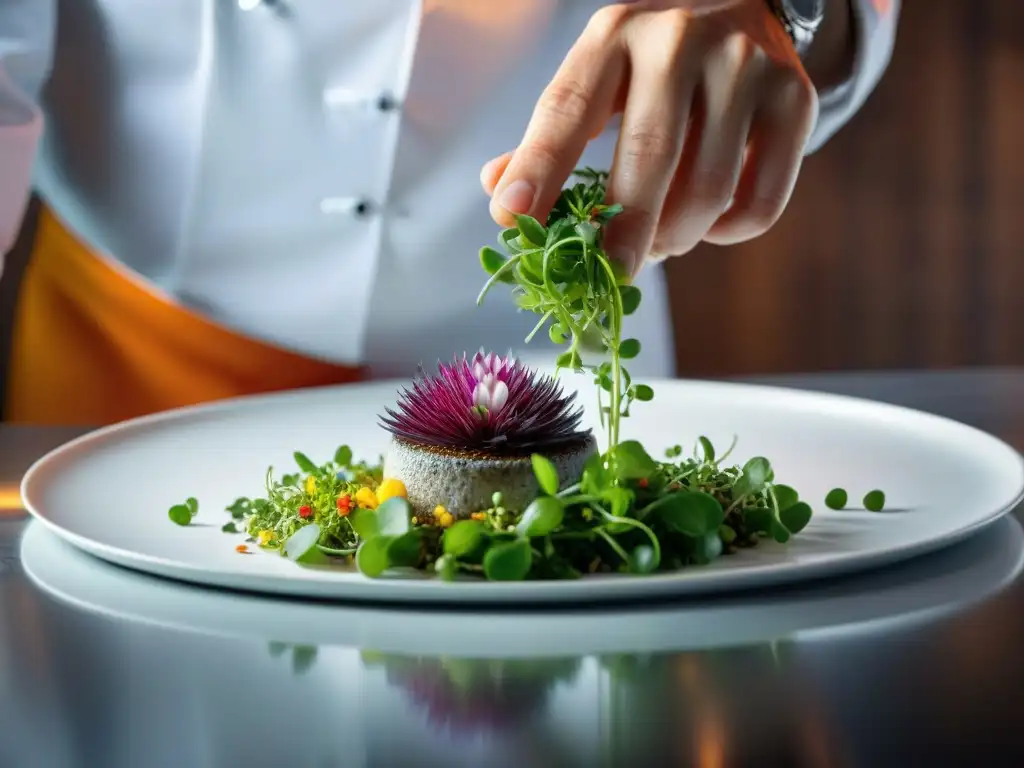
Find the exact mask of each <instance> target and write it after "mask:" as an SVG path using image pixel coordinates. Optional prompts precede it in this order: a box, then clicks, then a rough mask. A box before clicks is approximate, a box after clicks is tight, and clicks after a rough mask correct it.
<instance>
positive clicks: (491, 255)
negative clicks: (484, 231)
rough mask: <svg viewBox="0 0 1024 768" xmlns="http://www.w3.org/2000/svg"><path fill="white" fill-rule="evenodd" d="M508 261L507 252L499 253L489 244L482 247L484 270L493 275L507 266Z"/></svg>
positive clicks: (481, 264)
mask: <svg viewBox="0 0 1024 768" xmlns="http://www.w3.org/2000/svg"><path fill="white" fill-rule="evenodd" d="M507 261H508V258H506V256H505V254H503V253H499V252H498V251H496V250H495V249H494V248H491V246H489V245H485V246H484V247H483V248H481V249H480V266H482V267H483V268H484V271H485V272H486V273H487V274H489V275H493V274H494V273H495V272H497V271H498V270H499V269H501V268H502V267H503V266H505V263H506V262H507Z"/></svg>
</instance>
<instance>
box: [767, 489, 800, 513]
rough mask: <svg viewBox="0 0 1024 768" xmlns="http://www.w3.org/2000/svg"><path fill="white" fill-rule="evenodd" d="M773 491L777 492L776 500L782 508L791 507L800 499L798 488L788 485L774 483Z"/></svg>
mask: <svg viewBox="0 0 1024 768" xmlns="http://www.w3.org/2000/svg"><path fill="white" fill-rule="evenodd" d="M772 492H773V493H774V494H775V501H776V502H778V505H779V509H780V510H783V509H789V508H790V507H792V506H793V505H794V504H796V503H797V502H798V501H800V496H799V495H798V494H797V492H796V490H794V489H793V488H790V487H789V486H788V485H772Z"/></svg>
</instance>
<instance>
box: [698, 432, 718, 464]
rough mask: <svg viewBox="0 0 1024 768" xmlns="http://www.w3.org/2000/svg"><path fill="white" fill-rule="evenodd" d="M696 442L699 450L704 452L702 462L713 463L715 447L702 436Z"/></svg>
mask: <svg viewBox="0 0 1024 768" xmlns="http://www.w3.org/2000/svg"><path fill="white" fill-rule="evenodd" d="M698 440H699V442H700V449H701V450H702V451H703V452H704V461H714V460H715V446H714V445H712V444H711V441H710V440H708V439H707V438H706V437H704V435H701V436H700V437H699V438H698Z"/></svg>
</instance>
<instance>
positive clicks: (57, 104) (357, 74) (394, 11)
mask: <svg viewBox="0 0 1024 768" xmlns="http://www.w3.org/2000/svg"><path fill="white" fill-rule="evenodd" d="M606 3H607V0H515V2H511V1H510V0H500V1H499V0H275V1H274V2H270V0H262V1H261V0H173V2H168V1H167V0H0V253H3V252H4V251H6V250H7V249H8V248H9V247H10V244H11V242H12V241H13V239H14V236H15V233H16V231H17V227H18V223H19V219H20V217H21V215H22V213H23V210H24V205H25V201H26V199H27V195H28V190H29V188H30V186H31V185H33V184H34V186H35V188H36V189H37V190H38V192H39V193H40V195H41V196H42V198H43V199H44V200H45V201H46V202H47V203H48V204H49V206H50V207H51V208H52V209H53V211H54V212H55V213H56V215H57V216H58V217H60V218H61V219H62V220H63V221H64V222H65V224H66V225H67V226H68V227H69V228H70V229H71V230H72V231H74V232H75V233H76V234H77V235H78V236H79V237H81V238H82V239H83V240H84V241H85V242H86V243H87V244H89V245H90V246H91V247H92V248H93V249H94V250H95V251H97V252H98V253H99V254H101V255H102V257H103V258H106V259H109V260H111V262H112V263H114V264H115V265H116V266H118V267H121V268H126V269H127V270H129V272H130V273H131V274H133V276H134V277H136V278H138V279H141V280H142V281H143V282H144V283H145V284H147V285H148V286H150V287H151V288H152V290H153V291H154V292H155V293H156V294H158V295H160V296H163V297H164V298H166V299H167V300H168V301H172V302H175V303H178V304H180V305H183V306H185V307H187V308H189V309H191V310H193V311H196V312H199V313H201V314H202V315H204V316H206V317H207V318H209V319H211V320H213V321H214V322H216V323H219V324H221V325H223V326H225V327H227V328H230V329H232V330H234V331H237V332H240V333H242V334H245V335H247V336H249V337H251V338H255V339H258V340H261V341H264V342H267V343H271V344H275V345H278V346H283V347H285V348H288V349H291V350H293V351H295V352H299V353H303V354H306V355H309V356H312V357H316V358H320V359H325V360H328V361H332V362H336V363H340V364H356V363H361V364H365V365H367V366H369V367H370V370H371V371H372V372H373V373H374V374H375V375H378V376H380V375H387V376H390V375H400V376H406V375H408V374H410V373H411V372H412V371H413V370H414V369H415V366H416V365H417V364H418V363H420V362H424V363H427V364H432V363H433V362H434V361H436V360H437V359H439V358H440V359H448V358H450V356H451V355H452V354H453V353H455V352H458V351H462V350H470V351H473V350H476V349H477V348H479V347H481V346H485V347H488V348H491V349H496V350H499V351H503V350H506V349H513V350H516V351H520V350H521V348H522V340H523V338H524V336H525V335H526V333H527V332H528V331H529V329H530V328H531V327H532V325H533V322H534V318H533V317H532V315H530V316H524V315H523V314H520V313H519V312H517V311H516V309H515V307H514V305H513V302H512V301H511V300H510V299H509V298H508V297H507V296H504V295H501V293H502V292H503V291H504V290H507V288H499V290H498V291H496V292H495V294H494V295H492V296H490V297H489V299H488V301H487V302H486V303H485V305H484V307H483V308H482V309H478V308H477V307H476V306H475V298H476V295H477V292H478V291H479V289H480V287H481V285H482V283H483V282H484V277H485V275H484V274H483V272H482V270H481V269H480V268H479V266H478V263H477V252H478V250H479V248H480V246H481V245H484V244H492V243H494V242H495V238H496V235H497V232H498V228H497V227H496V226H495V224H494V223H493V221H491V219H490V218H489V216H488V209H487V199H486V196H485V195H484V194H483V192H482V191H481V189H480V185H479V168H480V166H481V164H482V163H483V162H485V161H486V160H488V159H490V158H491V157H494V156H496V155H498V154H500V153H502V152H504V151H507V150H510V149H513V148H514V147H515V146H516V144H517V143H518V141H519V140H520V139H521V136H522V132H523V130H524V128H525V126H526V123H527V121H528V119H529V116H530V114H531V112H532V109H533V106H534V104H535V103H536V99H537V97H538V95H539V94H540V92H541V90H542V89H543V88H544V86H545V85H546V84H547V83H548V82H549V80H550V78H551V77H552V75H553V74H554V73H555V70H556V68H557V67H558V65H559V63H560V62H561V60H562V58H563V57H564V55H565V53H566V51H567V50H568V49H569V47H570V46H571V45H572V43H573V42H574V41H575V39H576V38H577V37H578V36H579V34H580V33H581V32H582V31H583V28H584V26H585V24H586V22H587V20H588V19H589V17H590V16H591V15H592V14H593V13H594V11H596V10H597V9H598V8H599V7H600V6H602V5H604V4H606ZM854 8H855V10H856V14H855V16H856V33H857V45H858V53H857V59H856V66H855V71H854V74H853V77H852V79H851V80H850V81H849V82H848V83H845V84H844V85H842V86H841V87H839V88H837V89H835V90H834V91H832V92H830V93H825V94H821V113H820V118H819V122H818V125H817V128H816V130H815V132H814V136H813V138H812V139H811V141H810V143H809V145H808V148H807V151H808V152H809V153H810V152H813V151H814V150H815V149H817V148H818V147H819V146H821V144H822V143H823V142H824V141H825V140H826V139H828V138H829V137H830V136H831V135H832V134H833V133H834V132H835V131H836V130H837V129H838V128H839V127H840V126H841V125H842V124H843V123H844V122H845V121H846V120H847V119H848V118H849V117H850V116H851V115H852V114H853V113H854V112H855V111H856V110H857V108H858V107H859V106H860V105H861V104H862V103H863V101H864V100H865V98H866V97H867V96H868V94H869V92H870V91H871V90H872V88H873V87H874V86H875V84H876V83H877V81H878V79H879V77H880V76H881V73H882V71H883V70H884V68H885V66H886V64H887V63H888V60H889V57H890V53H891V50H892V46H893V38H894V32H895V24H896V16H897V13H898V0H855V2H854ZM44 117H45V125H46V130H45V131H42V125H43V124H44ZM614 141H615V129H614V127H611V128H609V129H608V130H606V131H605V133H604V134H603V135H601V136H600V137H598V138H597V139H596V140H595V141H594V142H592V143H591V146H590V147H589V148H588V150H587V153H586V154H585V156H584V159H583V162H584V163H586V164H589V165H594V166H597V167H608V165H609V162H610V159H611V155H612V150H613V147H614ZM637 285H638V286H639V287H640V288H641V289H642V290H643V292H644V297H645V298H644V303H643V305H642V307H641V309H640V311H639V312H638V313H637V314H636V315H635V316H633V317H631V318H630V319H629V321H628V324H627V327H626V333H627V335H629V336H634V337H636V338H638V339H640V341H641V342H642V344H643V346H644V353H643V354H642V355H641V357H640V358H639V359H638V360H637V361H636V363H637V364H636V365H635V366H633V368H634V370H633V373H634V374H638V373H639V374H644V375H647V376H659V375H670V374H671V373H672V368H673V365H672V360H673V344H672V337H671V330H670V324H669V311H668V303H667V298H666V292H665V286H664V281H663V276H662V273H661V270H660V269H657V268H649V269H645V270H644V271H643V272H642V274H641V275H640V277H639V278H638V282H637ZM549 345H550V342H548V340H547V339H546V335H545V334H539V335H538V337H536V338H535V340H534V341H533V342H531V345H530V347H529V349H530V350H532V353H533V354H532V355H531V354H528V355H527V356H528V357H530V358H531V359H532V357H533V356H534V355H536V354H537V353H539V354H540V355H541V356H542V357H541V359H544V358H548V359H550V355H551V353H552V350H550V348H549Z"/></svg>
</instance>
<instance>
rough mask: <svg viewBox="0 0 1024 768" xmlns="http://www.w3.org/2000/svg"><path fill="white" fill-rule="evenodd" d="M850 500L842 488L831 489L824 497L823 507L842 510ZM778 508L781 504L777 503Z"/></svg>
mask: <svg viewBox="0 0 1024 768" xmlns="http://www.w3.org/2000/svg"><path fill="white" fill-rule="evenodd" d="M849 500H850V496H849V494H848V493H847V492H846V491H845V490H844V489H842V488H833V489H832V490H831V491H829V492H828V493H827V494H826V495H825V506H826V507H828V508H829V509H842V508H843V507H845V506H846V502H848V501H849ZM779 506H780V507H781V506H782V503H781V502H779Z"/></svg>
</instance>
